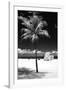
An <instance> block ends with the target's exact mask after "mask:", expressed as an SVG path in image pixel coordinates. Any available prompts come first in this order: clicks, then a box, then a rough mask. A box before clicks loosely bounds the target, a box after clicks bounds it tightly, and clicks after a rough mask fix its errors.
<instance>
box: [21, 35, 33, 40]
mask: <svg viewBox="0 0 66 90" xmlns="http://www.w3.org/2000/svg"><path fill="white" fill-rule="evenodd" d="M28 38H31V35H30V34H27V35H24V37H23V38H22V39H25V40H26V39H28Z"/></svg>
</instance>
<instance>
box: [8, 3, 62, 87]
mask: <svg viewBox="0 0 66 90" xmlns="http://www.w3.org/2000/svg"><path fill="white" fill-rule="evenodd" d="M17 10H36V11H52V12H58V33H59V34H58V51H59V52H58V53H59V73H58V75H59V76H58V78H57V79H56V78H55V79H41V80H37V79H35V80H17V30H18V27H17ZM62 12H63V11H62V8H61V7H55V6H54V7H53V6H52V7H50V6H48V5H44V6H41V5H37V6H34V5H33V6H30V5H29V6H24V5H23V4H17V3H10V74H9V77H10V80H9V85H10V87H44V86H46V85H54V86H55V85H61V84H63V75H62V74H63V72H62V69H63V61H62V60H63V57H62V56H63V40H62V39H63V27H62V20H63V19H62V16H63V13H62Z"/></svg>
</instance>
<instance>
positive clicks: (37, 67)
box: [35, 50, 38, 73]
mask: <svg viewBox="0 0 66 90" xmlns="http://www.w3.org/2000/svg"><path fill="white" fill-rule="evenodd" d="M35 54H36V72H37V73H38V62H37V50H36V53H35Z"/></svg>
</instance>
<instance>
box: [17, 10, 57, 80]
mask: <svg viewBox="0 0 66 90" xmlns="http://www.w3.org/2000/svg"><path fill="white" fill-rule="evenodd" d="M17 13H18V14H17V15H18V16H17V17H18V18H17V19H18V20H17V21H18V25H17V27H18V32H17V33H18V34H17V35H18V37H17V42H18V47H17V54H18V59H17V60H18V61H17V69H18V70H17V78H18V80H21V79H44V78H45V79H49V78H50V79H51V78H57V77H58V12H51V11H30V10H18V11H17Z"/></svg>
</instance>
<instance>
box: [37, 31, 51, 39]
mask: <svg viewBox="0 0 66 90" xmlns="http://www.w3.org/2000/svg"><path fill="white" fill-rule="evenodd" d="M38 34H39V35H45V36H47V37H50V36H49V33H48V31H47V30H40V31H39V33H38Z"/></svg>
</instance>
